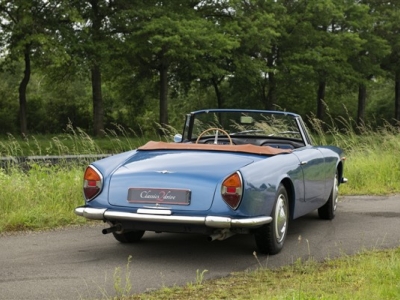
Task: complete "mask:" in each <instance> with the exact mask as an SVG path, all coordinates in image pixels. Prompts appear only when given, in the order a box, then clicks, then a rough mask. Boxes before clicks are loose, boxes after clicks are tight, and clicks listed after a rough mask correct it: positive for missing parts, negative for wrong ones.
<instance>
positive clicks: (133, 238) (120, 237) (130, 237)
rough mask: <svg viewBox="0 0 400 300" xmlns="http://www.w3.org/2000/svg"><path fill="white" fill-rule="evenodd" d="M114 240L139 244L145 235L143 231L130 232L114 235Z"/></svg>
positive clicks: (115, 233) (114, 233)
mask: <svg viewBox="0 0 400 300" xmlns="http://www.w3.org/2000/svg"><path fill="white" fill-rule="evenodd" d="M112 234H113V236H114V238H115V239H116V240H117V241H118V242H120V243H124V244H125V243H137V242H139V241H140V239H141V238H142V236H143V235H144V231H143V230H135V231H128V232H123V233H117V232H113V233H112Z"/></svg>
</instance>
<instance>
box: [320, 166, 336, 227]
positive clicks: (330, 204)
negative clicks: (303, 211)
mask: <svg viewBox="0 0 400 300" xmlns="http://www.w3.org/2000/svg"><path fill="white" fill-rule="evenodd" d="M338 177H339V176H338V173H337V172H336V174H335V177H334V179H333V187H332V191H331V194H330V195H329V198H328V201H326V203H325V204H324V205H323V206H321V207H320V208H318V216H319V217H320V219H323V220H333V219H334V218H335V214H336V208H337V203H338V199H339V179H338Z"/></svg>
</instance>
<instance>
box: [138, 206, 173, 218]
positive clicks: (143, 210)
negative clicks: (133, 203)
mask: <svg viewBox="0 0 400 300" xmlns="http://www.w3.org/2000/svg"><path fill="white" fill-rule="evenodd" d="M137 213H138V214H150V215H151V214H153V215H166V216H170V215H172V212H171V211H170V210H169V209H147V208H139V209H138V210H137Z"/></svg>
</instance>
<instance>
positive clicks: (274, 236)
mask: <svg viewBox="0 0 400 300" xmlns="http://www.w3.org/2000/svg"><path fill="white" fill-rule="evenodd" d="M271 216H272V222H271V223H268V224H265V225H263V226H262V227H260V228H258V229H257V231H256V232H255V234H254V238H255V241H256V245H257V248H258V250H259V251H260V252H261V253H266V254H277V253H279V252H280V251H281V250H282V248H283V244H284V243H285V240H286V236H287V232H288V225H289V202H288V196H287V192H286V189H285V187H284V186H283V185H282V184H281V185H280V186H279V188H278V192H277V195H276V199H275V204H274V208H273V209H272V215H271Z"/></svg>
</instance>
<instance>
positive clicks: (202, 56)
mask: <svg viewBox="0 0 400 300" xmlns="http://www.w3.org/2000/svg"><path fill="white" fill-rule="evenodd" d="M205 2H206V1H186V0H173V1H146V2H145V4H144V3H142V4H136V5H135V6H134V7H132V6H131V9H130V10H126V11H125V13H124V15H125V23H126V24H127V26H126V28H125V30H123V32H125V34H124V36H123V39H124V40H125V41H126V42H127V43H128V44H131V46H129V49H131V50H132V55H134V56H135V57H136V59H135V61H136V62H138V63H139V65H140V68H147V69H150V70H153V71H154V72H155V74H156V76H158V83H159V86H158V88H159V124H160V125H161V126H166V125H168V123H169V121H168V91H169V85H170V83H171V80H172V79H173V78H174V77H176V76H178V73H179V72H180V70H187V69H192V70H193V72H192V73H191V74H199V73H200V72H199V69H201V68H202V66H203V65H202V64H203V63H205V62H206V58H207V57H214V58H220V57H224V55H226V53H227V51H229V49H231V48H233V47H235V41H234V40H233V39H232V37H230V36H225V34H224V33H223V32H221V31H220V30H219V26H218V24H216V23H214V22H212V20H208V19H206V18H203V17H202V15H201V12H202V7H200V5H205V4H206V3H205Z"/></svg>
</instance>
